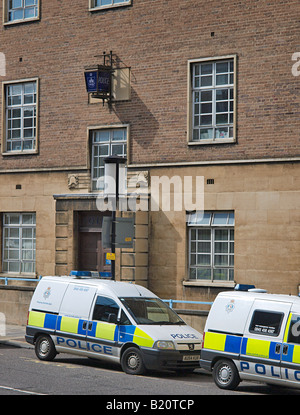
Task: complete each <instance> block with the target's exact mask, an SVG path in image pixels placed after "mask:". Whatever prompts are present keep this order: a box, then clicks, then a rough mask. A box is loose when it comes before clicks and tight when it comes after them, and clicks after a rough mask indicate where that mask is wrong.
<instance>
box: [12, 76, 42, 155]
mask: <svg viewBox="0 0 300 415" xmlns="http://www.w3.org/2000/svg"><path fill="white" fill-rule="evenodd" d="M36 84H37V82H36V81H32V82H23V83H13V84H7V85H5V152H6V153H13V152H18V153H20V152H21V153H22V152H24V153H25V152H28V151H30V152H32V151H35V149H36V135H37V134H36V130H37V129H36V120H37V98H36V96H37V91H36V90H37V85H36Z"/></svg>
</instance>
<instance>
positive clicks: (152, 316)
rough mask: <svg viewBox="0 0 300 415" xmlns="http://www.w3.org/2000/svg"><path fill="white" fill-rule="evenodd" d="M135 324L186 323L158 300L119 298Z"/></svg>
mask: <svg viewBox="0 0 300 415" xmlns="http://www.w3.org/2000/svg"><path fill="white" fill-rule="evenodd" d="M120 300H121V301H122V303H123V304H124V306H125V307H126V309H127V310H128V312H129V313H130V315H131V316H132V317H133V318H134V320H135V321H136V323H137V324H159V325H160V324H164V325H167V324H170V325H171V324H182V325H185V324H186V323H185V322H184V321H183V320H182V319H181V318H180V317H179V316H178V315H177V314H176V313H175V312H174V311H173V310H172V309H171V308H170V307H168V306H167V305H166V304H165V303H164V302H163V301H162V300H160V299H159V298H145V297H142V298H141V297H126V298H120Z"/></svg>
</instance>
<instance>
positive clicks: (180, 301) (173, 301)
mask: <svg viewBox="0 0 300 415" xmlns="http://www.w3.org/2000/svg"><path fill="white" fill-rule="evenodd" d="M163 302H165V303H169V307H170V308H173V304H175V303H178V304H201V305H212V302H208V301H187V300H172V299H170V300H163Z"/></svg>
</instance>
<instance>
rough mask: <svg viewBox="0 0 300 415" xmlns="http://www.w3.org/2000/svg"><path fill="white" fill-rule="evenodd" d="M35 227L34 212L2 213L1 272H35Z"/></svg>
mask: <svg viewBox="0 0 300 415" xmlns="http://www.w3.org/2000/svg"><path fill="white" fill-rule="evenodd" d="M35 228H36V225H35V213H4V215H3V257H2V271H3V272H14V273H34V272H35Z"/></svg>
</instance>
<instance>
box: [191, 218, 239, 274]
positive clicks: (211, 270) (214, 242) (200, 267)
mask: <svg viewBox="0 0 300 415" xmlns="http://www.w3.org/2000/svg"><path fill="white" fill-rule="evenodd" d="M187 220H188V222H187V225H188V237H189V279H190V280H205V281H211V282H212V281H233V280H234V213H233V212H193V213H189V214H188V218H187Z"/></svg>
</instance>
